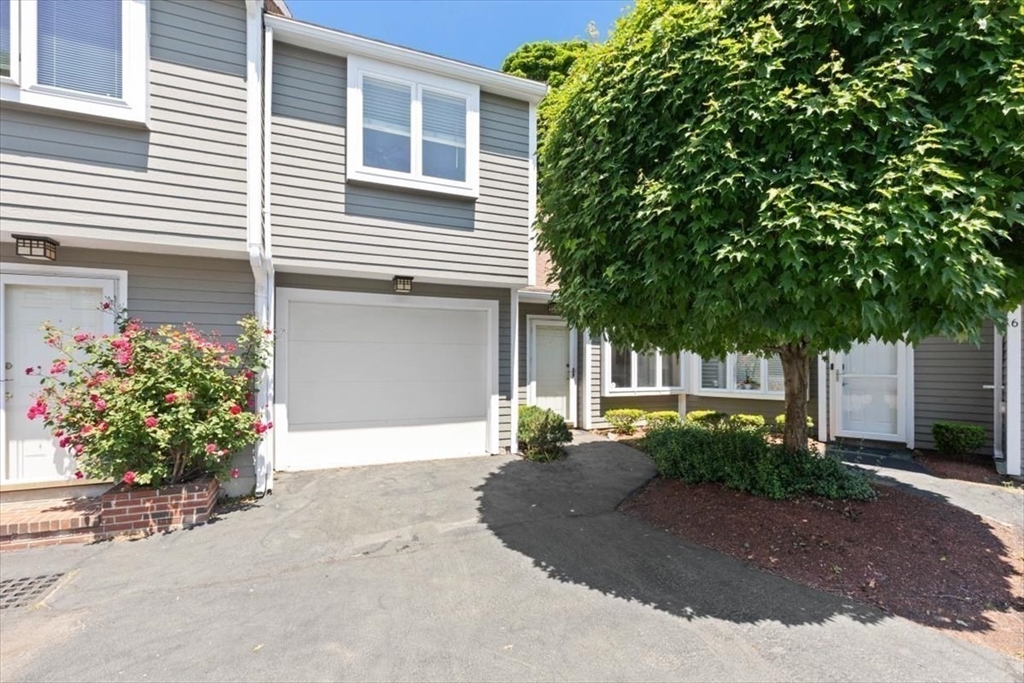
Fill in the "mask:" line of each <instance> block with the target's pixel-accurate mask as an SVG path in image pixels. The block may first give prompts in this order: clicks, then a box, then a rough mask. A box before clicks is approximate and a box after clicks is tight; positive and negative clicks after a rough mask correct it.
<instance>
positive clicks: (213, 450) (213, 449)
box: [206, 443, 217, 454]
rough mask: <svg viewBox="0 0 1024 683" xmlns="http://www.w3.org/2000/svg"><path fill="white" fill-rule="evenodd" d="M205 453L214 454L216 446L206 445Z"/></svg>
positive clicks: (212, 444) (213, 444)
mask: <svg viewBox="0 0 1024 683" xmlns="http://www.w3.org/2000/svg"><path fill="white" fill-rule="evenodd" d="M206 452H207V453H210V454H213V453H216V452H217V444H215V443H208V444H206Z"/></svg>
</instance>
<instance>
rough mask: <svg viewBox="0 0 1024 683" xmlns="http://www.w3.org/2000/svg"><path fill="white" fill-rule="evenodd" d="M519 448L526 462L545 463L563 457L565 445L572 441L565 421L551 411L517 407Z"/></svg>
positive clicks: (534, 407) (537, 407)
mask: <svg viewBox="0 0 1024 683" xmlns="http://www.w3.org/2000/svg"><path fill="white" fill-rule="evenodd" d="M516 436H517V438H518V439H519V448H520V450H521V451H522V453H523V457H524V458H526V459H527V460H536V461H539V462H547V461H549V460H554V459H556V458H560V457H562V456H563V455H565V448H564V446H565V444H567V443H569V442H570V441H572V432H570V431H569V427H568V425H566V424H565V419H564V418H563V417H562V416H561V415H559V414H558V413H556V412H555V411H553V410H547V409H545V408H541V407H539V406H519V429H518V432H517V434H516Z"/></svg>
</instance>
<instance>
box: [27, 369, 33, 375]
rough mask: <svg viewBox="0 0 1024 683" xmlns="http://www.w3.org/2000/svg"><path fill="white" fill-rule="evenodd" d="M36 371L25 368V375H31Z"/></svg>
mask: <svg viewBox="0 0 1024 683" xmlns="http://www.w3.org/2000/svg"><path fill="white" fill-rule="evenodd" d="M34 371H35V368H25V374H26V375H31V374H32V373H33V372H34Z"/></svg>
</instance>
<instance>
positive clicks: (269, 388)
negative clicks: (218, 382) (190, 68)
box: [257, 26, 277, 495]
mask: <svg viewBox="0 0 1024 683" xmlns="http://www.w3.org/2000/svg"><path fill="white" fill-rule="evenodd" d="M273 75H274V29H272V28H270V27H269V26H267V27H265V28H264V31H263V119H262V127H263V130H262V133H263V255H264V259H263V262H264V271H265V277H264V282H265V286H266V306H267V323H266V328H267V329H269V330H274V333H275V334H276V333H277V309H276V304H275V296H274V295H275V292H276V291H277V289H276V285H275V280H274V249H273V239H272V236H273V232H272V230H271V221H270V218H271V208H270V199H271V191H270V190H271V184H270V177H271V158H270V154H271V149H270V140H271V135H270V131H271V120H272V119H271V107H272V105H273V101H272V99H271V94H272V92H273V90H272V86H273ZM276 350H277V345H276V344H275V345H273V346H272V347H271V349H270V356H269V357H268V358H267V371H266V378H265V380H264V381H263V383H262V384H261V387H262V392H261V399H263V405H265V406H267V408H266V410H267V411H268V413H269V415H268V418H267V419H269V420H270V421H271V422H272V421H273V418H274V413H275V410H274V400H275V397H274V377H275V373H274V353H275V352H276ZM276 444H277V432H276V431H274V430H271V431H270V438H269V439H264V440H263V442H262V444H261V445H262V446H264V448H265V450H264V452H263V454H262V455H263V463H264V468H263V471H264V484H263V490H262V492H260V488H259V486H257V494H258V495H265V494H266V493H268V492H273V489H274V463H275V462H276V459H275V458H276V456H275V448H276Z"/></svg>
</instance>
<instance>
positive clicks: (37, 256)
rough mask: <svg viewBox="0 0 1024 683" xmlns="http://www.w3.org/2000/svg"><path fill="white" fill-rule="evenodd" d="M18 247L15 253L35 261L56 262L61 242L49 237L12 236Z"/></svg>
mask: <svg viewBox="0 0 1024 683" xmlns="http://www.w3.org/2000/svg"><path fill="white" fill-rule="evenodd" d="M12 237H14V242H15V244H16V245H17V246H16V248H15V253H16V254H17V255H18V256H20V257H22V258H27V259H31V260H33V261H56V260H57V247H58V246H60V242H58V241H56V240H52V239H50V238H49V237H31V236H29V235H12Z"/></svg>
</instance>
